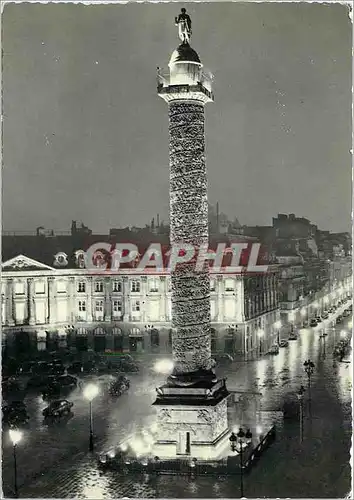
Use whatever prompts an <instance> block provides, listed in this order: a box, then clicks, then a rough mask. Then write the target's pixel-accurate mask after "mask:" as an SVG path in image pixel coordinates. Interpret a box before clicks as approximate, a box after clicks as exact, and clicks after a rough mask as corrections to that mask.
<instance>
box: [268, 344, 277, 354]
mask: <svg viewBox="0 0 354 500" xmlns="http://www.w3.org/2000/svg"><path fill="white" fill-rule="evenodd" d="M269 354H279V346H278V344H274V345H272V347H271V348H270V349H269Z"/></svg>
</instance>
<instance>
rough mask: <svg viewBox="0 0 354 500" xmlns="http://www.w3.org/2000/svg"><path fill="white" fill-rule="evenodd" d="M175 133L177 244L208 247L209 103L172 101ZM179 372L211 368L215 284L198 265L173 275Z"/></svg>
mask: <svg viewBox="0 0 354 500" xmlns="http://www.w3.org/2000/svg"><path fill="white" fill-rule="evenodd" d="M169 131H170V240H171V245H176V244H183V243H186V244H190V245H194V246H196V247H199V246H200V245H203V244H208V198H207V174H206V167H205V140H204V105H203V104H201V103H200V104H199V103H197V102H172V103H170V105H169ZM171 283H172V326H173V328H174V333H173V342H172V343H173V357H174V363H175V373H177V374H178V373H191V372H195V371H198V370H209V369H210V367H211V350H210V282H209V271H208V267H207V265H205V266H204V267H203V269H202V270H201V271H196V270H195V265H194V264H193V263H192V264H191V263H186V264H180V265H178V266H177V268H176V269H175V270H174V271H172V273H171Z"/></svg>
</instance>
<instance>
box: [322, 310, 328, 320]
mask: <svg viewBox="0 0 354 500" xmlns="http://www.w3.org/2000/svg"><path fill="white" fill-rule="evenodd" d="M328 316H329V315H328V312H327V311H324V312H323V313H322V315H321V317H322V319H328Z"/></svg>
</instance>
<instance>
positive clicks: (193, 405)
mask: <svg viewBox="0 0 354 500" xmlns="http://www.w3.org/2000/svg"><path fill="white" fill-rule="evenodd" d="M157 394H158V396H157V399H156V401H155V402H154V403H153V405H154V406H155V407H156V408H157V424H158V432H157V436H158V439H157V440H156V442H155V444H154V451H153V453H154V454H155V455H156V456H158V457H159V458H160V459H169V458H178V457H181V458H182V457H186V456H190V457H191V458H200V459H205V460H211V459H216V458H218V457H219V456H221V455H222V454H223V452H224V451H225V449H226V447H229V446H230V443H229V439H228V438H229V434H230V430H229V426H228V414H227V398H228V396H229V392H228V390H227V388H226V385H225V380H218V381H217V382H215V383H214V384H212V385H211V387H210V388H205V387H196V386H194V387H171V386H170V385H167V384H166V385H164V386H162V387H160V388H158V389H157Z"/></svg>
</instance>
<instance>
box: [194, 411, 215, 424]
mask: <svg viewBox="0 0 354 500" xmlns="http://www.w3.org/2000/svg"><path fill="white" fill-rule="evenodd" d="M197 419H198V420H201V421H202V422H203V423H207V424H212V423H213V417H212V415H211V414H210V412H209V411H208V410H206V409H204V408H203V409H201V410H198V413H197Z"/></svg>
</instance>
